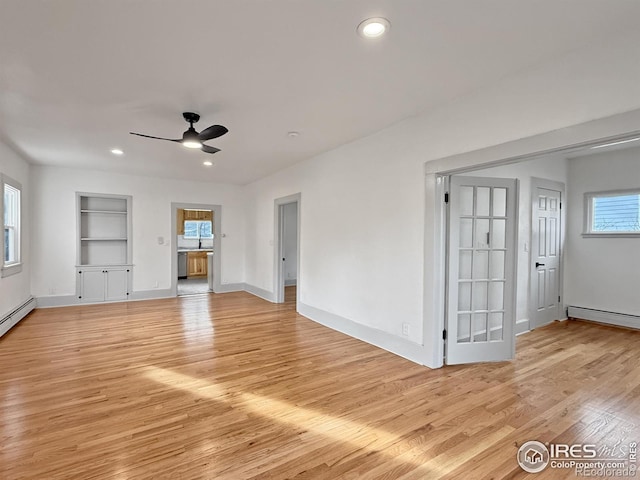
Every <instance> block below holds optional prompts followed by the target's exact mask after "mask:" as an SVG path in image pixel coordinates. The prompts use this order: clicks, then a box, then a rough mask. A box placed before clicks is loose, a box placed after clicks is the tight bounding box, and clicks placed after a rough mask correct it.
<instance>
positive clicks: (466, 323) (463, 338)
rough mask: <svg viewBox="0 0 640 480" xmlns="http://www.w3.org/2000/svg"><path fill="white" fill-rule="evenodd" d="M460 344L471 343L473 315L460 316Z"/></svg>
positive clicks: (463, 314) (464, 314)
mask: <svg viewBox="0 0 640 480" xmlns="http://www.w3.org/2000/svg"><path fill="white" fill-rule="evenodd" d="M457 340H458V343H468V342H470V341H471V314H470V313H462V314H460V315H458V338H457Z"/></svg>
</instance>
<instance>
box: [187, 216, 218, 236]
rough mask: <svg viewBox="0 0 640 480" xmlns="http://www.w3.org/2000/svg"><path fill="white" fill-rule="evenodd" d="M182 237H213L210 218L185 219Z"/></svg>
mask: <svg viewBox="0 0 640 480" xmlns="http://www.w3.org/2000/svg"><path fill="white" fill-rule="evenodd" d="M184 238H200V239H202V238H213V233H212V231H211V221H210V220H185V222H184Z"/></svg>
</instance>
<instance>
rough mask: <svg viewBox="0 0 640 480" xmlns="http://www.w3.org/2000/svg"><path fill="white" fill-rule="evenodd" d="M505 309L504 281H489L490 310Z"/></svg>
mask: <svg viewBox="0 0 640 480" xmlns="http://www.w3.org/2000/svg"><path fill="white" fill-rule="evenodd" d="M503 309H504V283H503V282H491V283H489V310H503Z"/></svg>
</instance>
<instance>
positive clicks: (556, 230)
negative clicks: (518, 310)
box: [529, 179, 564, 329]
mask: <svg viewBox="0 0 640 480" xmlns="http://www.w3.org/2000/svg"><path fill="white" fill-rule="evenodd" d="M563 193H564V185H562V184H561V183H558V182H552V181H550V180H542V179H533V180H532V185H531V282H530V286H531V288H530V295H529V298H530V302H531V309H530V310H531V314H530V316H531V322H530V328H531V329H534V328H536V327H540V326H542V325H546V324H548V323H550V322H553V321H554V320H558V319H560V318H561V315H560V299H561V287H562V274H561V273H562V261H561V259H562V255H561V254H562V237H563V235H562V228H563V224H562V210H561V205H562V197H563Z"/></svg>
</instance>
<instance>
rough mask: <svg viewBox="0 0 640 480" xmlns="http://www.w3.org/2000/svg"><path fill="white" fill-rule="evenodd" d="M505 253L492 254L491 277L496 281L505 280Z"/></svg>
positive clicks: (496, 252) (495, 252) (493, 252)
mask: <svg viewBox="0 0 640 480" xmlns="http://www.w3.org/2000/svg"><path fill="white" fill-rule="evenodd" d="M504 254H505V252H504V251H500V250H498V251H495V250H493V251H492V252H491V263H490V264H489V265H490V266H489V277H490V278H492V279H494V280H503V279H504Z"/></svg>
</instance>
